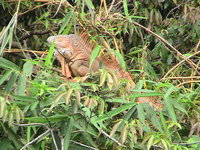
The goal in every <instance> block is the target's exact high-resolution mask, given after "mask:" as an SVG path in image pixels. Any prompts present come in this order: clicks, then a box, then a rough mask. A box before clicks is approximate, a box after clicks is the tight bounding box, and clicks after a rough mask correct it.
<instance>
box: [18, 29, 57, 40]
mask: <svg viewBox="0 0 200 150" xmlns="http://www.w3.org/2000/svg"><path fill="white" fill-rule="evenodd" d="M59 28H60V27H54V28H53V29H51V30H35V31H32V32H28V33H27V34H25V35H23V36H22V37H21V38H19V41H23V40H25V39H27V38H29V37H31V36H33V35H44V34H47V33H50V32H51V31H58V30H59Z"/></svg>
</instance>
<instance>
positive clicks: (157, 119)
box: [151, 115, 163, 132]
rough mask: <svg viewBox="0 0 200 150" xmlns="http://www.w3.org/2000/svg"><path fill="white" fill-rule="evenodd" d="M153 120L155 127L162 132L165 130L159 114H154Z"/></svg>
mask: <svg viewBox="0 0 200 150" xmlns="http://www.w3.org/2000/svg"><path fill="white" fill-rule="evenodd" d="M151 122H152V124H153V125H154V127H155V128H157V129H158V130H159V131H160V132H163V129H162V125H161V121H160V120H159V118H158V116H157V115H153V116H152V117H151Z"/></svg>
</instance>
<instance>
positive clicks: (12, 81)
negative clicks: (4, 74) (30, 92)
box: [4, 72, 19, 93]
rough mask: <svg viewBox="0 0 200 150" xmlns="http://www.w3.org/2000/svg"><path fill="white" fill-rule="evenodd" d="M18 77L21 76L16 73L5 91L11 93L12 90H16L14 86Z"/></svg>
mask: <svg viewBox="0 0 200 150" xmlns="http://www.w3.org/2000/svg"><path fill="white" fill-rule="evenodd" d="M18 75H19V74H17V73H16V72H13V73H12V75H11V77H10V80H9V81H8V83H7V84H6V87H5V90H4V91H5V92H6V93H9V92H11V90H12V89H13V88H14V84H15V83H16V80H17V77H18Z"/></svg>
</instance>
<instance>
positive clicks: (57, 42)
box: [47, 35, 75, 59]
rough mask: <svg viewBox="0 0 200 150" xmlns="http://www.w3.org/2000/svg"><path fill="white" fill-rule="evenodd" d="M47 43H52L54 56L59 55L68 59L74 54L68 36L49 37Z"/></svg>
mask: <svg viewBox="0 0 200 150" xmlns="http://www.w3.org/2000/svg"><path fill="white" fill-rule="evenodd" d="M47 42H48V43H49V44H52V43H53V42H54V49H55V54H56V55H58V54H61V55H62V56H64V57H65V58H67V59H70V57H71V56H72V55H73V54H74V53H75V50H74V48H73V45H72V43H71V39H70V37H69V35H57V36H50V37H49V38H48V39H47Z"/></svg>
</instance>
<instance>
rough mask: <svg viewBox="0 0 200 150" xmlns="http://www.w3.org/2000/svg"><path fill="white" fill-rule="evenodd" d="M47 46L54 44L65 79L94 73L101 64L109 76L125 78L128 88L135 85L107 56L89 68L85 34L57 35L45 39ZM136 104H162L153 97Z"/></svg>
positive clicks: (111, 58)
mask: <svg viewBox="0 0 200 150" xmlns="http://www.w3.org/2000/svg"><path fill="white" fill-rule="evenodd" d="M47 42H48V43H49V44H52V43H53V42H54V43H55V45H54V48H55V50H56V51H55V53H56V55H57V58H58V60H59V61H60V63H61V68H62V74H63V75H64V76H65V77H67V78H71V77H76V76H80V77H83V76H85V75H86V74H87V73H89V72H90V71H92V72H96V71H98V69H100V66H101V65H100V64H103V66H104V69H106V70H107V71H109V72H110V73H111V74H115V75H116V76H117V77H118V78H125V79H128V81H129V85H130V86H129V87H131V88H134V87H135V83H134V82H133V80H132V77H131V75H130V74H129V73H128V72H126V71H124V70H123V69H121V68H120V64H119V63H118V61H117V59H115V58H113V57H112V56H110V57H109V55H101V56H100V57H97V58H96V59H95V60H94V63H93V64H92V66H91V68H90V67H89V64H90V55H91V52H92V50H93V45H92V44H91V43H90V42H89V41H88V38H87V37H86V36H85V34H81V35H76V34H70V35H57V36H50V37H49V38H48V39H47ZM137 102H138V103H148V104H149V105H151V106H154V107H159V108H161V107H162V104H160V103H159V102H157V99H156V98H155V97H140V98H138V99H137Z"/></svg>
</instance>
